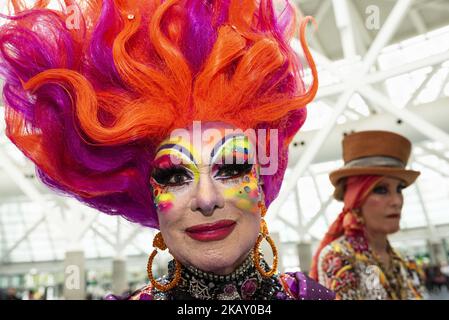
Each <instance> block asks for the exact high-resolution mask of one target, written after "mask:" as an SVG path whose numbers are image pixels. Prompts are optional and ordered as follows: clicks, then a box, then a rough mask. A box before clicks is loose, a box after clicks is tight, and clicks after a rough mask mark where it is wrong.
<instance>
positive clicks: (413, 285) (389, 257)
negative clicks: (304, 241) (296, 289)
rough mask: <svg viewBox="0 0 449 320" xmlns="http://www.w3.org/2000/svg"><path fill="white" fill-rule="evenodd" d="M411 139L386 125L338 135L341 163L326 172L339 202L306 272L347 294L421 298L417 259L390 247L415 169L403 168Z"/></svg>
mask: <svg viewBox="0 0 449 320" xmlns="http://www.w3.org/2000/svg"><path fill="white" fill-rule="evenodd" d="M410 151H411V143H410V141H409V140H408V139H406V138H405V137H403V136H401V135H399V134H396V133H393V132H387V131H362V132H357V133H352V134H349V135H347V136H345V138H344V139H343V159H344V163H345V164H344V166H343V167H342V168H340V169H338V170H336V171H333V172H331V173H330V180H331V182H332V184H333V185H334V187H335V191H334V197H335V198H336V199H337V200H339V201H343V202H344V207H343V210H342V212H341V213H340V214H339V215H338V217H337V219H336V220H335V222H334V223H333V224H332V225H331V226H330V227H329V230H328V231H327V233H326V235H325V236H324V238H323V240H322V241H321V243H320V245H319V247H318V250H317V251H316V253H315V255H314V258H313V262H312V267H311V272H310V276H311V277H312V278H314V279H316V280H318V281H319V282H320V283H321V284H323V285H324V286H326V287H327V288H328V289H330V290H333V291H334V292H335V293H336V294H337V298H338V299H345V300H346V299H348V300H372V299H376V300H399V299H401V300H402V299H422V298H423V294H424V292H423V287H422V280H421V278H420V273H419V272H418V271H419V270H418V267H417V265H416V263H415V262H414V261H413V260H411V259H408V258H403V257H402V256H401V255H400V254H399V253H398V252H397V251H395V250H394V249H393V248H392V247H391V245H390V243H389V241H388V235H390V234H392V233H395V232H397V231H398V230H399V223H400V219H401V210H402V206H403V195H402V190H403V189H404V188H406V187H408V186H409V185H411V184H412V183H413V182H414V181H415V180H416V178H417V177H418V176H419V174H420V172H417V171H413V170H407V169H406V165H407V161H408V159H409V156H410Z"/></svg>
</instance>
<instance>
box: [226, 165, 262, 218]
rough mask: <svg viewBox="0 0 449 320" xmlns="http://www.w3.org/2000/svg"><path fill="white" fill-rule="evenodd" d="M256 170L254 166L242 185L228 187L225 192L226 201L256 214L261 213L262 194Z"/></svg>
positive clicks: (245, 176)
mask: <svg viewBox="0 0 449 320" xmlns="http://www.w3.org/2000/svg"><path fill="white" fill-rule="evenodd" d="M256 168H257V167H256V166H253V168H252V170H251V171H250V172H249V173H248V174H246V175H244V176H243V179H242V181H241V182H240V183H238V184H236V185H231V186H229V187H227V188H226V190H225V192H224V196H225V199H228V200H232V201H235V205H236V207H238V208H239V209H241V210H244V211H247V212H251V213H254V214H256V213H258V212H259V211H260V209H259V206H258V203H259V200H260V199H259V198H260V192H259V185H258V174H257V172H256Z"/></svg>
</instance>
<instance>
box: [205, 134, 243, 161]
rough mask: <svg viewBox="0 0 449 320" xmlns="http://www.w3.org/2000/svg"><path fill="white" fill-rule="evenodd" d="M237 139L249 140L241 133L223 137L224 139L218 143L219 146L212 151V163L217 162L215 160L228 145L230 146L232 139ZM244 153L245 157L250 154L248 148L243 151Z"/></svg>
mask: <svg viewBox="0 0 449 320" xmlns="http://www.w3.org/2000/svg"><path fill="white" fill-rule="evenodd" d="M235 138H247V137H246V136H245V135H244V134H241V133H238V134H235V133H234V134H230V135H227V136H226V137H223V139H221V140H220V141H218V142H217V144H216V145H215V146H214V148H213V149H212V151H211V153H210V157H211V158H212V162H214V161H215V158H216V157H217V156H218V155H219V154H220V153H221V150H222V149H223V148H224V147H225V146H226V144H228V143H229V141H230V140H231V139H235ZM243 153H244V154H245V155H247V154H248V153H249V151H248V148H247V147H245V148H244V149H243Z"/></svg>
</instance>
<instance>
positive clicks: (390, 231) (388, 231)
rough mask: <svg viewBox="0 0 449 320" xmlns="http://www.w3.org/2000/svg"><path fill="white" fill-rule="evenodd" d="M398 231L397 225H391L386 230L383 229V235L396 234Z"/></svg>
mask: <svg viewBox="0 0 449 320" xmlns="http://www.w3.org/2000/svg"><path fill="white" fill-rule="evenodd" d="M399 230H400V227H399V224H398V225H392V226H387V228H386V229H385V233H386V234H393V233H396V232H398V231H399Z"/></svg>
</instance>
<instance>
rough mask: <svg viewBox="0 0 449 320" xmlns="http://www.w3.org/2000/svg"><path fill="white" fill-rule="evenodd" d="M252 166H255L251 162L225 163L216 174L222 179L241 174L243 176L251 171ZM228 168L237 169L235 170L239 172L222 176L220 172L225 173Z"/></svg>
mask: <svg viewBox="0 0 449 320" xmlns="http://www.w3.org/2000/svg"><path fill="white" fill-rule="evenodd" d="M252 168H253V165H252V164H250V163H242V164H225V165H221V166H220V167H219V169H218V172H217V174H216V175H215V176H216V177H218V178H221V179H227V178H237V177H240V176H243V175H245V174H248V173H250V172H251V170H252ZM226 170H229V171H231V170H235V171H237V173H236V174H229V175H226V176H221V175H220V173H223V172H224V171H226ZM229 171H228V172H229Z"/></svg>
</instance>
